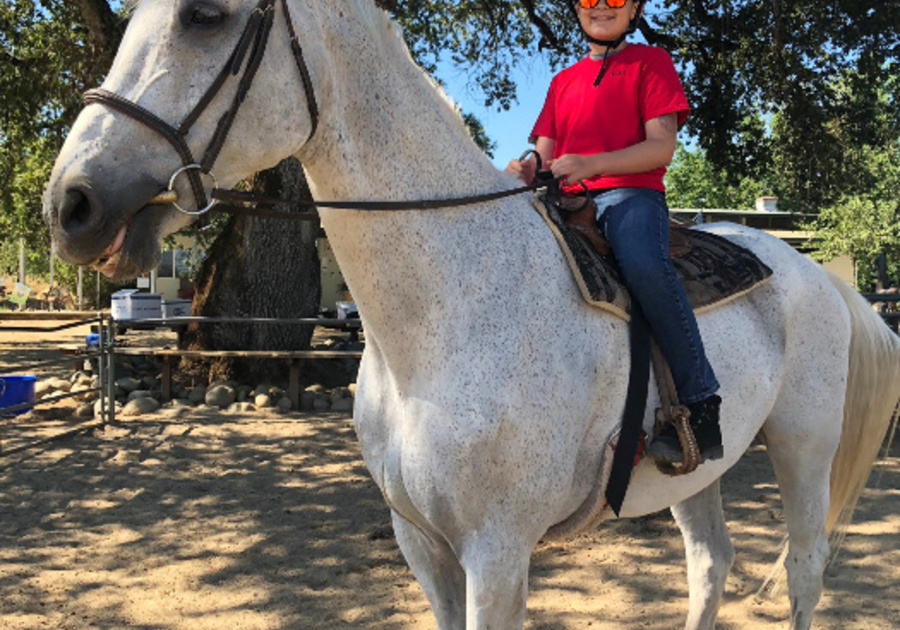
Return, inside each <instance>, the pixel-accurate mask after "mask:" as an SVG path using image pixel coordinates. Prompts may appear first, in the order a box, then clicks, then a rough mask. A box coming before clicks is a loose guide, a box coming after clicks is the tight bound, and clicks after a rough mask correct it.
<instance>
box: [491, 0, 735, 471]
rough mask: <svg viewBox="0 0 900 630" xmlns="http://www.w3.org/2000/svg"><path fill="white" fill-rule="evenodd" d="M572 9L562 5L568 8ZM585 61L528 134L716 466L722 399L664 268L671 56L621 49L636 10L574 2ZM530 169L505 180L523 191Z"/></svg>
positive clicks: (672, 122) (673, 440) (652, 448)
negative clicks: (625, 296)
mask: <svg viewBox="0 0 900 630" xmlns="http://www.w3.org/2000/svg"><path fill="white" fill-rule="evenodd" d="M569 1H571V0H569ZM572 8H573V10H574V11H575V14H576V16H577V18H578V21H579V23H580V24H581V28H582V30H583V31H584V34H585V35H586V38H587V40H588V42H589V45H590V54H589V55H588V56H587V57H585V58H583V59H582V60H581V61H579V62H577V63H575V64H574V65H572V66H570V67H569V68H566V69H565V70H562V71H561V72H560V73H559V74H557V75H556V76H555V77H554V78H553V80H552V81H551V83H550V88H549V90H548V92H547V97H546V100H545V102H544V107H543V109H542V110H541V113H540V115H539V116H538V119H537V122H536V123H535V125H534V129H533V130H532V132H531V139H530V140H531V141H532V142H534V143H535V151H536V152H537V153H538V154H539V155H540V156H541V158H542V161H543V163H544V164H545V165H547V166H548V167H549V169H550V170H551V171H552V172H553V175H554V176H555V177H561V178H562V181H561V183H562V185H563V190H565V191H580V190H582V188H581V186H580V185H579V182H580V183H583V184H584V186H586V187H587V189H588V190H589V192H590V194H591V195H592V196H593V197H594V200H595V201H596V203H597V221H598V223H599V225H600V228H601V229H602V230H603V233H604V234H605V236H606V239H607V240H608V241H609V244H610V247H611V248H612V252H613V256H614V257H615V259H616V262H617V264H618V266H619V268H620V270H621V272H622V277H623V280H624V282H625V284H626V286H627V287H628V290H629V292H630V293H631V295H632V298H633V299H634V300H635V301H636V302H637V303H638V304H639V305H640V308H641V310H642V311H643V312H644V315H645V316H646V318H647V320H648V322H649V324H650V327H651V329H652V331H653V334H654V336H655V338H656V341H657V343H658V344H659V347H660V349H661V350H662V353H663V355H664V356H665V358H666V361H667V362H668V363H669V367H670V369H671V371H672V376H673V379H674V381H675V388H676V390H677V392H678V397H679V400H680V402H681V403H682V404H683V405H685V406H687V408H688V409H689V410H690V412H691V418H690V423H691V428H692V429H693V431H694V435H695V436H696V438H697V443H698V446H699V449H700V457H701V461H705V460H707V459H718V458H720V457H722V454H723V448H722V436H721V431H720V429H719V405H720V404H721V398H719V396H717V395H716V394H715V392H716V391H717V390H718V388H719V383H718V382H717V380H716V377H715V374H714V373H713V370H712V367H711V366H710V364H709V361H707V358H706V353H705V351H704V348H703V342H702V340H701V338H700V332H699V330H698V328H697V321H696V319H695V318H694V314H693V312H692V311H691V308H690V306H689V305H688V302H687V298H686V296H685V293H684V289H683V288H682V287H681V284H680V283H679V281H678V280H677V278H676V276H675V270H674V269H673V267H672V265H671V263H670V262H669V260H668V247H669V214H668V207H667V206H666V200H665V186H664V185H663V175H664V174H665V172H666V167H667V166H668V164H669V163H670V162H671V160H672V155H673V153H674V151H675V135H676V133H677V131H678V127H679V126H680V125H681V124H682V123H683V122H684V121H685V119H686V118H687V116H688V111H689V108H688V104H687V99H686V98H685V95H684V90H683V89H682V86H681V82H680V80H679V79H678V75H677V73H676V71H675V66H674V64H673V63H672V60H671V58H670V57H669V55H668V54H667V53H666V52H665V51H664V50H662V49H660V48H655V47H651V46H646V45H642V44H629V43H628V42H627V41H625V38H626V36H627V35H628V34H629V33H632V32H634V30H635V29H636V27H637V22H638V20H639V19H640V15H641V10H642V8H643V7H642V4H641V3H640V2H638V1H636V0H574V2H573V3H572ZM535 167H536V161H535V159H534V158H533V157H531V158H529V159H528V160H524V161H521V162H520V161H518V160H513V161H511V162H510V163H509V165H508V166H507V167H506V171H507V172H510V173H513V174H515V175H517V176H518V177H519V178H520V179H522V180H523V181H524V182H526V183H530V182H531V181H532V179H533V178H534V175H535ZM647 452H648V453H649V454H650V455H651V456H653V457H654V458H656V459H660V460H664V461H668V462H681V460H682V452H681V446H680V443H679V441H678V436H677V434H676V432H675V429H674V427H673V426H672V425H670V424H666V426H665V428H664V430H663V431H662V433H661V434H660V435H659V436H657V437H655V438H654V439H653V440H652V441H651V442H650V444H649V445H648V447H647Z"/></svg>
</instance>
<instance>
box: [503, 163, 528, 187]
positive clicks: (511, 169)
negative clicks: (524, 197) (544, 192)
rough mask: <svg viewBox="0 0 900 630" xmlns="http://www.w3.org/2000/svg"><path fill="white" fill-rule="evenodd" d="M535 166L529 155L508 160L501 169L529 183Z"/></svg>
mask: <svg viewBox="0 0 900 630" xmlns="http://www.w3.org/2000/svg"><path fill="white" fill-rule="evenodd" d="M535 167H536V165H535V160H534V158H531V157H530V158H528V159H527V160H510V161H509V164H507V165H506V168H505V169H503V170H504V171H505V172H507V173H509V174H511V175H515V176H516V177H518V178H519V179H520V180H522V182H524V183H525V184H530V183H531V182H532V180H533V179H534V171H535Z"/></svg>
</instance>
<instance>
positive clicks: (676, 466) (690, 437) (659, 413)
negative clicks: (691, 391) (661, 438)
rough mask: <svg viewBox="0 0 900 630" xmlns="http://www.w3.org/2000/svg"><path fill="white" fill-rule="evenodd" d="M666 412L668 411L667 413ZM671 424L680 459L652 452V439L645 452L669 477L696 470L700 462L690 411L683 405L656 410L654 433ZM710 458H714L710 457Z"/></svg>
mask: <svg viewBox="0 0 900 630" xmlns="http://www.w3.org/2000/svg"><path fill="white" fill-rule="evenodd" d="M667 412H668V413H667ZM666 425H671V426H672V427H673V428H674V429H675V432H676V434H677V436H678V444H679V446H680V447H681V461H678V460H675V459H673V458H669V457H665V455H664V454H659V453H654V452H653V441H651V442H650V444H649V445H648V447H647V451H646V452H647V454H648V455H649V456H650V457H652V458H653V461H654V463H655V464H656V468H657V469H658V470H659V472H661V473H663V474H664V475H669V476H670V477H676V476H679V475H686V474H688V473H692V472H694V471H695V470H697V466H699V465H700V464H701V463H702V458H701V456H700V448H699V447H698V446H697V438H696V436H695V435H694V431H693V430H692V429H691V411H690V409H688V408H687V407H685V406H684V405H672V406H670V407H669V408H668V410H666V409H665V408H660V409H657V410H656V427H657V430H656V431H655V433H656V434H657V435H659V433H660V432H661V430H662V428H663V427H665V426H666ZM711 459H716V458H715V457H712V458H711Z"/></svg>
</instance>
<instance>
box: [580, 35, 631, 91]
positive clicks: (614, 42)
mask: <svg viewBox="0 0 900 630" xmlns="http://www.w3.org/2000/svg"><path fill="white" fill-rule="evenodd" d="M584 36H585V37H586V38H587V40H588V41H589V42H591V43H592V44H597V45H598V46H606V50H605V51H604V52H603V61H602V62H601V63H600V71H599V72H598V73H597V78H596V79H594V87H597V86H598V85H600V81H601V80H603V75H605V74H606V70H607V68H608V67H609V65H608V64H607V63H606V62H607V59H608V58H609V53H610V52H612V51H613V50H615V49H616V48H618V47H619V45H620V44H621V43H622V42H624V41H625V38H626V37H628V31H626V32H624V33H622V34H621V35H619V36H618V37H617V38H615V39H594V38H593V37H591V36H590V35H588V34H587V33H585V34H584Z"/></svg>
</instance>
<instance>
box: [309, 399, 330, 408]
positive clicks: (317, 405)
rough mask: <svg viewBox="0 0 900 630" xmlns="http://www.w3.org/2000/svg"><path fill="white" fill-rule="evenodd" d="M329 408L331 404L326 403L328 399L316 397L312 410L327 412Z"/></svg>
mask: <svg viewBox="0 0 900 630" xmlns="http://www.w3.org/2000/svg"><path fill="white" fill-rule="evenodd" d="M330 407H331V403H329V402H328V399H327V398H325V397H324V396H316V399H315V400H313V403H312V408H313V410H314V411H328V409H329V408H330Z"/></svg>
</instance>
